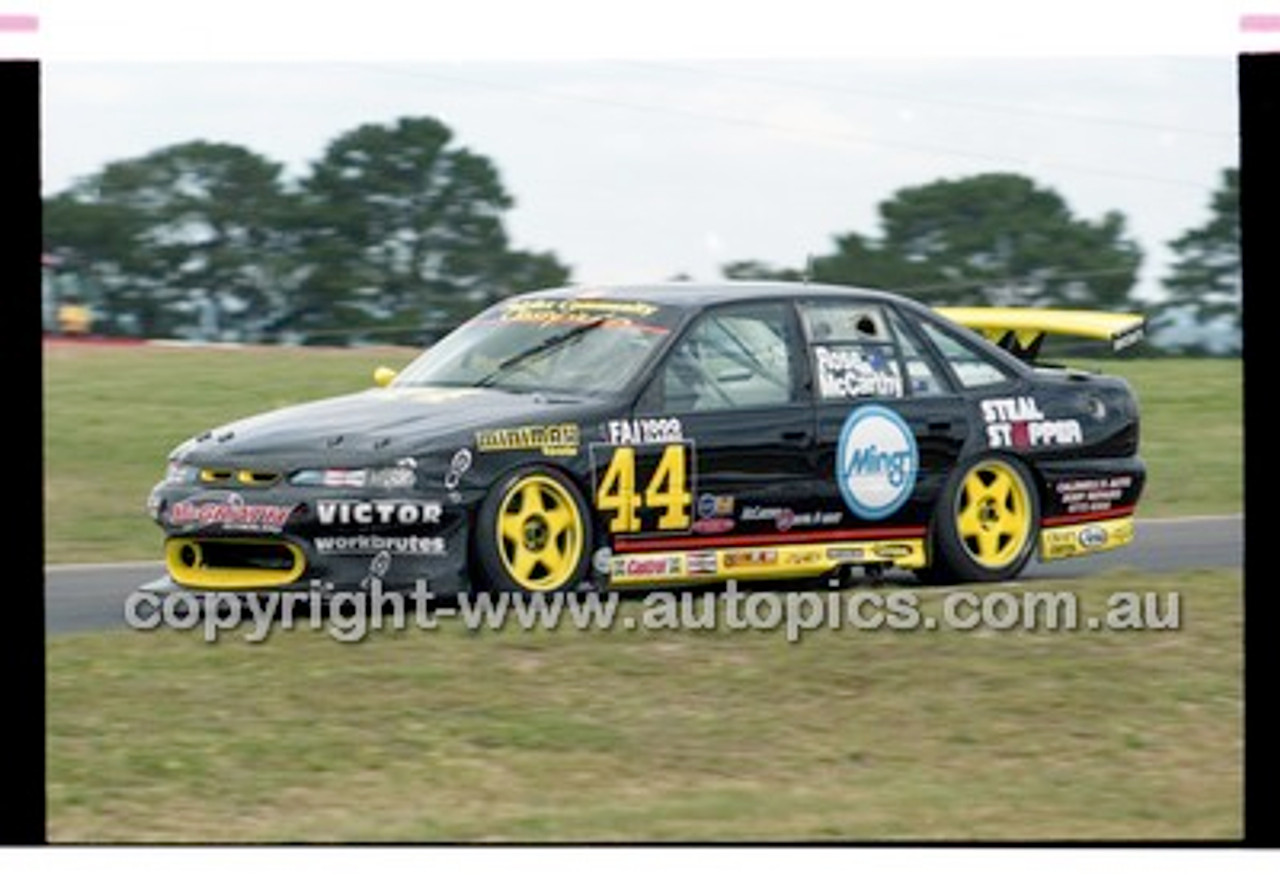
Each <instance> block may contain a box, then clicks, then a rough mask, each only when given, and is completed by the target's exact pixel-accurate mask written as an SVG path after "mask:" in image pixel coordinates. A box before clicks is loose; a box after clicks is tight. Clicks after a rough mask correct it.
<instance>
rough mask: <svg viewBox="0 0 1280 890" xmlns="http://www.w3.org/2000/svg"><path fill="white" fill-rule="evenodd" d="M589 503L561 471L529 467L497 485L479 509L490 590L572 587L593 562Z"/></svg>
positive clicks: (480, 551) (480, 542)
mask: <svg viewBox="0 0 1280 890" xmlns="http://www.w3.org/2000/svg"><path fill="white" fill-rule="evenodd" d="M588 515H589V514H588V510H587V505H586V502H585V501H584V500H583V498H582V495H581V494H580V493H579V492H578V489H577V486H575V485H574V484H573V482H572V481H570V480H569V479H568V478H567V477H566V476H565V475H564V474H563V473H561V472H559V471H558V470H554V469H552V468H550V467H538V468H525V469H522V470H518V471H516V472H515V473H513V474H511V475H510V476H509V477H507V479H506V480H505V481H504V482H503V483H501V484H500V485H498V486H496V487H495V488H494V490H493V493H492V494H490V496H489V497H488V498H487V499H486V501H485V503H484V505H483V506H482V507H481V509H480V515H479V518H478V524H477V532H476V535H477V537H476V545H477V546H476V549H477V555H478V556H479V559H480V565H481V567H482V569H483V570H484V574H485V577H486V580H487V581H488V583H489V585H490V589H491V590H493V591H495V592H504V593H505V592H513V593H514V592H525V593H549V592H555V591H563V590H572V589H574V588H575V587H576V586H577V585H578V584H579V583H580V582H581V581H582V580H583V578H584V577H585V576H586V573H587V569H588V566H589V564H590V553H591V541H590V530H589V527H588V524H587V521H586V517H587V516H588Z"/></svg>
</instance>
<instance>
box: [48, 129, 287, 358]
mask: <svg viewBox="0 0 1280 890" xmlns="http://www.w3.org/2000/svg"><path fill="white" fill-rule="evenodd" d="M281 173H282V167H281V165H279V164H276V163H273V162H271V161H268V160H267V159H265V158H263V157H261V156H259V155H257V154H255V153H253V152H251V151H249V150H248V149H245V148H242V147H240V146H237V145H230V144H226V143H211V142H204V141H194V142H188V143H184V144H181V145H175V146H171V147H169V148H164V149H160V150H158V151H155V152H152V153H151V154H148V155H146V156H144V157H141V158H136V159H132V160H126V161H118V162H115V163H112V164H108V165H107V166H106V167H105V168H103V170H102V172H100V173H98V174H96V175H94V176H91V177H88V178H87V179H84V180H81V181H80V182H79V183H77V184H76V185H75V186H73V187H72V188H71V189H69V190H67V191H66V192H63V193H61V194H59V195H56V196H54V197H53V198H51V199H50V200H48V201H46V202H45V221H44V229H45V238H46V241H47V242H49V243H51V244H53V245H55V246H58V247H62V248H64V249H70V250H71V252H72V253H73V255H74V256H76V258H77V259H79V260H80V262H81V263H82V264H83V265H84V266H85V267H86V268H87V271H88V272H89V274H90V275H92V276H93V277H94V278H96V279H97V280H99V281H100V282H101V283H102V289H103V291H104V293H105V294H107V295H108V296H107V300H108V305H109V307H110V308H109V311H112V312H117V313H119V312H132V313H134V314H136V315H137V316H138V317H139V318H140V320H141V322H142V327H143V331H144V333H146V334H149V335H170V334H172V333H174V331H175V329H176V328H177V327H178V326H179V325H180V324H181V323H182V322H184V321H186V322H192V321H197V320H199V319H201V318H204V319H205V320H206V321H207V322H211V325H210V327H211V328H212V330H210V331H208V333H211V334H213V335H215V336H220V335H221V334H222V333H223V332H225V331H228V330H242V329H243V328H244V327H246V326H247V325H251V324H252V322H253V320H255V319H260V318H262V317H265V316H268V315H270V314H271V313H273V312H280V311H283V310H284V309H285V307H286V305H287V302H288V299H289V293H290V289H291V288H292V287H296V285H297V282H296V280H292V281H291V280H290V279H291V275H290V272H291V270H290V266H289V262H288V253H289V251H288V250H287V249H286V248H287V245H288V241H289V238H290V235H289V232H288V228H287V221H288V219H289V201H290V198H289V196H288V195H287V193H286V190H285V188H284V185H283V182H282V180H281Z"/></svg>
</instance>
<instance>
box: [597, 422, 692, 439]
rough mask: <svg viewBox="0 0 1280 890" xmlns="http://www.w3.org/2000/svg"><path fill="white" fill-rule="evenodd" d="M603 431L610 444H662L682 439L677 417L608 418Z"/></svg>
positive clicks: (682, 428)
mask: <svg viewBox="0 0 1280 890" xmlns="http://www.w3.org/2000/svg"><path fill="white" fill-rule="evenodd" d="M605 431H606V433H607V434H608V441H609V444H611V445H654V444H658V445H662V444H666V443H668V442H681V441H684V426H683V425H682V424H681V423H680V418H678V417H642V418H640V419H638V420H610V421H609V422H608V423H606V424H605Z"/></svg>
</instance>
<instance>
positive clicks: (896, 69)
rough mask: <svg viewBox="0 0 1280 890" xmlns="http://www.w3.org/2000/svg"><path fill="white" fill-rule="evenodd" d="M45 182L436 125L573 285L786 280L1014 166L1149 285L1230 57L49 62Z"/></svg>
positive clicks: (1200, 216)
mask: <svg viewBox="0 0 1280 890" xmlns="http://www.w3.org/2000/svg"><path fill="white" fill-rule="evenodd" d="M42 107H43V112H42V114H43V148H42V152H43V165H44V168H43V169H44V172H43V191H44V192H45V194H51V193H53V192H56V191H58V190H61V189H63V188H65V187H67V186H68V185H70V184H71V183H72V182H73V181H74V179H75V178H76V177H79V176H84V175H88V174H91V173H94V172H96V171H97V170H99V169H100V168H101V167H102V166H103V165H104V164H105V163H107V162H110V161H113V160H118V159H123V158H130V157H137V156H140V155H142V154H145V153H147V152H150V151H153V150H155V149H158V148H161V147H165V146H169V145H173V144H176V143H179V142H183V141H187V140H194V139H205V140H214V141H226V142H231V143H235V144H239V145H243V146H245V147H247V148H250V149H252V150H254V151H256V152H259V153H261V154H263V155H265V156H267V157H268V158H271V159H273V160H276V161H280V162H282V163H285V164H286V165H287V166H288V169H289V171H290V172H291V173H302V172H303V171H305V169H306V165H307V164H308V163H309V162H311V161H313V160H315V159H317V158H318V157H319V155H320V154H321V152H322V151H323V149H324V147H325V144H326V143H327V142H328V141H329V140H331V139H333V138H334V137H335V136H337V135H339V134H340V133H342V132H344V131H346V130H348V129H350V128H353V127H355V126H358V125H360V124H364V123H370V122H381V123H391V122H393V121H394V120H395V119H396V118H398V117H401V116H418V115H430V116H433V117H436V118H438V119H440V120H441V121H443V122H444V123H445V124H446V125H448V126H449V127H450V128H451V129H452V130H453V132H454V133H455V138H456V144H457V145H459V146H465V147H467V148H469V149H471V150H472V151H475V152H477V153H480V154H483V155H486V156H487V157H489V158H490V159H491V160H492V161H493V162H494V164H495V165H496V167H497V169H498V171H499V174H500V176H501V178H502V181H503V183H504V185H505V186H506V188H507V190H508V191H509V192H510V193H511V195H512V196H513V197H514V198H515V201H516V207H515V209H514V210H513V211H511V213H510V214H509V216H508V217H507V221H508V228H509V231H510V233H511V236H512V240H513V242H514V244H515V246H517V247H519V248H522V249H529V250H551V251H554V252H555V253H556V254H557V255H558V256H559V257H560V259H561V260H562V261H564V262H566V263H567V264H568V265H570V266H571V267H572V269H573V277H574V279H575V280H577V281H582V282H587V283H611V282H624V281H654V280H662V279H666V278H670V277H671V276H673V275H676V274H678V273H683V274H686V275H690V276H692V277H693V278H695V279H698V280H713V279H716V278H718V277H719V276H720V272H719V270H720V267H721V266H722V265H723V264H724V263H726V262H729V261H732V260H740V259H756V260H763V261H765V262H768V263H771V264H778V265H787V266H791V267H798V266H801V265H803V263H804V261H805V256H806V255H807V254H810V253H824V252H827V251H828V249H829V248H830V245H831V239H832V237H833V236H834V235H837V234H840V233H844V232H848V231H853V230H856V231H859V232H862V233H864V234H872V235H874V234H876V233H877V228H876V225H877V209H876V208H877V204H878V203H879V202H881V201H883V200H885V199H887V198H889V197H890V196H891V195H892V194H893V193H894V192H895V191H896V190H898V189H900V188H903V187H905V186H911V185H918V184H922V183H926V182H930V181H933V180H937V179H940V178H956V177H961V176H968V175H973V174H977V173H982V172H988V171H1016V172H1020V173H1024V174H1026V175H1029V176H1031V177H1032V178H1033V179H1035V180H1036V181H1037V182H1038V183H1039V184H1041V185H1043V186H1047V187H1051V188H1053V189H1055V190H1057V191H1058V192H1059V193H1060V194H1061V195H1062V196H1063V197H1064V198H1065V199H1066V201H1067V202H1068V204H1069V205H1070V207H1071V208H1072V210H1073V211H1074V212H1075V213H1076V214H1077V215H1079V216H1084V217H1088V218H1090V219H1097V218H1098V217H1100V216H1101V215H1102V214H1103V213H1105V212H1107V211H1109V210H1119V211H1121V212H1122V213H1123V214H1124V215H1125V216H1126V217H1127V219H1128V221H1129V231H1130V233H1131V234H1132V235H1133V236H1134V237H1135V238H1136V239H1137V240H1138V241H1139V243H1140V244H1141V245H1142V247H1143V248H1144V251H1145V253H1146V259H1145V261H1144V264H1143V269H1142V276H1143V277H1142V281H1141V283H1140V285H1139V295H1140V296H1143V297H1146V298H1156V297H1158V296H1159V289H1158V284H1157V282H1156V279H1158V278H1159V277H1160V276H1161V275H1163V274H1165V273H1166V271H1167V269H1166V267H1167V264H1168V262H1169V254H1168V251H1167V249H1166V247H1165V245H1166V243H1167V242H1168V241H1169V240H1170V239H1171V238H1174V237H1176V236H1177V235H1179V234H1181V232H1183V231H1184V230H1185V229H1186V228H1188V227H1190V226H1194V225H1199V224H1201V223H1203V222H1204V221H1205V220H1206V219H1207V215H1208V202H1209V198H1210V194H1211V192H1212V190H1213V188H1214V187H1215V186H1216V184H1217V183H1218V177H1219V174H1220V171H1221V170H1222V169H1223V168H1224V167H1227V166H1234V165H1235V164H1236V163H1237V159H1238V142H1237V135H1236V134H1237V130H1238V124H1237V96H1236V59H1235V57H1234V56H1230V55H1222V56H1204V55H1200V56H1192V55H1185V56H1162V55H1157V56H1150V55H1134V56H1124V57H1115V56H1110V57H1097V56H1081V57H1079V58H1071V57H1062V56H1055V57H1050V58H1044V59H1036V58H995V57H992V58H943V57H936V58H925V59H920V58H888V59H877V58H865V59H859V60H826V59H824V60H817V59H805V58H801V59H798V60H794V61H786V60H774V59H755V60H752V59H744V60H739V61H732V60H723V59H704V60H693V61H684V60H678V59H674V58H656V59H647V60H643V61H630V62H625V61H600V60H580V61H567V60H566V61H533V62H519V63H517V62H495V61H488V60H483V59H475V60H470V61H459V62H450V63H444V62H440V63H423V62H413V61H408V62H396V61H378V60H369V61H359V60H358V61H352V62H337V61H335V62H323V61H299V62H287V63H260V62H250V61H242V62H124V61H101V62H97V61H95V62H84V61H74V60H69V61H58V60H54V61H50V62H48V63H46V64H45V65H44V68H43V96H42Z"/></svg>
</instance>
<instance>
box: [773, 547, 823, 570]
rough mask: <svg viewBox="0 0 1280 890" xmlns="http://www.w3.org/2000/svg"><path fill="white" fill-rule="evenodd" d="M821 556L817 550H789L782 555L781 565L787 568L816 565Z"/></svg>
mask: <svg viewBox="0 0 1280 890" xmlns="http://www.w3.org/2000/svg"><path fill="white" fill-rule="evenodd" d="M821 560H822V554H821V553H820V552H819V551H817V550H791V551H788V552H786V553H784V554H783V555H782V564H783V565H787V566H811V565H817V563H819V562H820V561H821Z"/></svg>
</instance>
